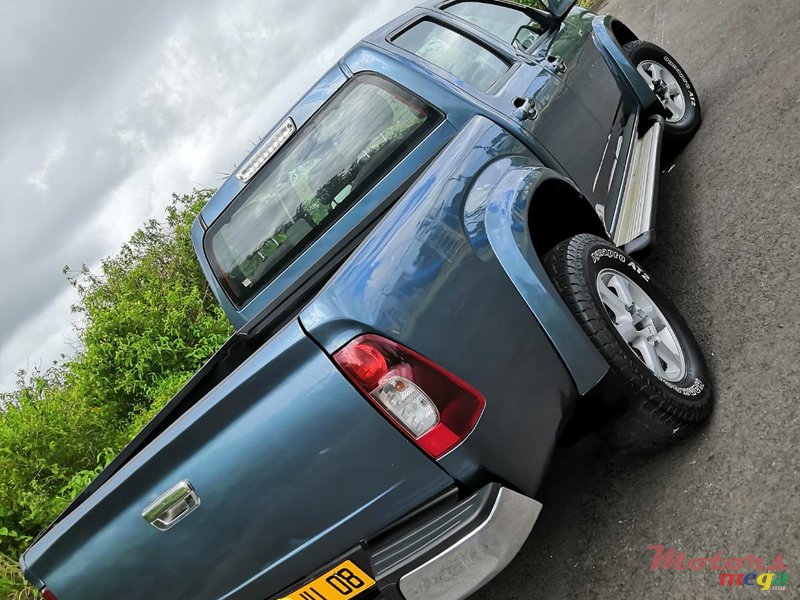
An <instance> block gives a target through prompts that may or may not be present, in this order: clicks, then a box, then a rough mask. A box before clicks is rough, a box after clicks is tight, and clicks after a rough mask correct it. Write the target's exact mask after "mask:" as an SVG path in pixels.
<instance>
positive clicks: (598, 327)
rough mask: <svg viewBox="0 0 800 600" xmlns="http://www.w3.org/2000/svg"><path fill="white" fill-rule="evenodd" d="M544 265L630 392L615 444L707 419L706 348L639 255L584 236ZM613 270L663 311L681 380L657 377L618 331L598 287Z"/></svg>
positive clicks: (674, 433) (668, 434) (652, 439)
mask: <svg viewBox="0 0 800 600" xmlns="http://www.w3.org/2000/svg"><path fill="white" fill-rule="evenodd" d="M544 263H545V268H546V269H547V272H548V274H549V275H550V278H551V279H552V280H553V283H554V284H555V286H556V288H557V289H558V292H559V294H560V295H561V297H562V298H563V299H564V301H565V302H566V304H567V306H568V307H569V309H570V311H571V312H572V314H573V315H574V316H575V318H576V319H577V320H578V322H579V323H580V325H581V327H582V328H583V330H584V331H585V332H586V334H587V335H588V336H589V338H590V339H591V340H592V342H593V343H594V345H595V346H596V347H597V349H598V350H599V351H600V353H601V354H602V355H603V357H605V359H606V360H607V361H608V364H609V365H610V367H611V371H612V373H613V374H614V375H615V376H616V379H617V381H618V383H619V384H620V386H621V387H622V389H624V390H625V394H626V396H627V398H628V401H629V404H628V406H629V409H628V410H627V411H626V413H625V415H623V416H622V417H621V418H620V419H619V423H620V425H621V427H615V428H613V434H612V437H614V438H616V439H615V440H614V443H615V445H617V446H632V445H635V446H639V447H644V448H647V447H652V446H653V445H656V446H660V445H663V444H665V443H668V442H670V441H672V440H674V439H675V438H677V437H680V436H681V435H683V434H684V433H685V432H687V431H689V430H690V429H691V428H692V426H693V425H695V424H697V423H700V422H702V421H704V420H705V419H707V418H708V416H709V415H710V414H711V410H712V406H713V391H712V384H711V377H710V374H709V371H708V367H707V365H706V362H705V359H704V358H703V354H702V351H701V350H700V347H699V346H698V344H697V341H696V340H695V338H694V336H693V335H692V332H691V331H690V329H689V327H688V325H687V324H686V322H685V321H684V320H683V318H682V317H681V316H680V314H679V312H678V309H677V308H675V306H674V305H673V304H672V302H670V301H669V299H668V298H667V297H666V296H665V295H664V293H663V292H662V291H661V290H660V289H658V287H657V286H655V285H654V284H653V283H652V281H651V280H650V276H649V275H648V274H647V273H646V272H645V271H644V270H643V269H642V268H641V267H640V266H639V265H638V264H637V263H636V262H635V261H634V260H633V259H632V258H630V257H629V256H628V255H626V254H625V253H624V252H622V251H621V250H620V249H619V248H617V247H616V246H614V245H613V244H611V243H609V242H607V241H606V240H603V239H601V238H599V237H596V236H593V235H589V234H580V235H577V236H575V237H572V238H570V239H568V240H565V241H563V242H561V243H560V244H558V245H557V246H556V247H555V248H553V249H552V250H550V252H548V254H547V256H546V257H545V261H544ZM606 269H613V270H615V271H617V272H619V273H622V274H623V275H624V276H625V277H627V278H628V279H630V280H631V281H632V282H633V283H635V284H636V285H637V286H639V287H640V288H641V289H642V290H643V291H644V292H645V293H646V294H647V295H648V296H649V297H650V298H651V299H652V301H653V302H654V303H655V305H656V306H657V307H658V310H660V311H661V313H663V315H664V317H665V318H666V321H667V322H668V323H669V325H670V327H671V328H672V331H673V332H674V334H675V337H676V338H677V341H678V343H679V345H680V348H681V350H682V351H683V356H684V359H685V375H684V376H683V377H682V378H681V379H680V380H677V381H674V382H670V381H667V380H665V379H662V378H660V377H659V376H657V375H656V374H655V373H654V372H653V371H652V370H651V369H650V368H649V367H648V366H647V365H646V364H645V363H644V362H643V360H642V359H641V358H640V357H639V355H638V354H637V353H636V352H635V351H634V350H633V349H632V348H631V346H629V345H628V344H627V343H626V342H625V341H624V340H623V338H622V336H621V335H620V334H619V333H618V331H617V329H616V326H615V321H614V320H613V318H612V316H611V315H610V314H609V310H608V309H607V308H606V306H605V304H604V303H603V301H602V300H601V297H600V292H599V291H598V284H597V282H598V276H599V275H600V273H601V272H602V271H604V270H606ZM677 376H678V375H676V377H677Z"/></svg>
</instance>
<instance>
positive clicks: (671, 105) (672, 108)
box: [662, 98, 683, 120]
mask: <svg viewBox="0 0 800 600" xmlns="http://www.w3.org/2000/svg"><path fill="white" fill-rule="evenodd" d="M662 104H663V105H664V108H666V109H667V110H668V111H669V112H670V113H672V117H673V118H674V119H676V120H677V119H680V118H681V117H682V116H683V109H682V108H681V107H680V106H679V105H678V103H677V102H675V100H673V99H672V98H664V100H663V101H662Z"/></svg>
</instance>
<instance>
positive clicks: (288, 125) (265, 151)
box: [236, 117, 297, 183]
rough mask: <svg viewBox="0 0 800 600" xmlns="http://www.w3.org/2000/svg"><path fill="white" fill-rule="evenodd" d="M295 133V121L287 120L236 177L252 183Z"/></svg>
mask: <svg viewBox="0 0 800 600" xmlns="http://www.w3.org/2000/svg"><path fill="white" fill-rule="evenodd" d="M295 131H297V126H296V125H295V124H294V121H292V119H291V117H290V118H288V119H286V120H285V121H284V122H283V123H281V125H280V127H278V128H277V129H276V130H275V132H274V133H273V134H272V135H270V136H269V138H268V139H266V140H264V143H263V144H261V147H260V148H259V149H258V150H257V151H256V153H255V154H253V156H251V157H250V160H248V161H247V162H246V163H244V164H243V165H242V168H241V169H239V172H238V173H237V174H236V177H238V178H239V179H240V180H241V181H243V182H244V183H247V182H248V181H250V180H251V179H252V178H253V176H254V175H255V174H256V173H258V172H259V171H260V170H261V167H263V166H264V165H265V164H267V161H269V159H270V158H272V157H273V156H275V153H276V152H277V151H278V150H280V149H281V147H282V146H283V145H284V144H285V143H286V142H287V141H289V138H290V137H292V136H293V135H294V132H295Z"/></svg>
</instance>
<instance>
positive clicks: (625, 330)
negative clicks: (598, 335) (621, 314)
mask: <svg viewBox="0 0 800 600" xmlns="http://www.w3.org/2000/svg"><path fill="white" fill-rule="evenodd" d="M617 332H619V334H620V335H621V336H622V339H623V340H625V343H626V344H630V345H633V343H634V342H635V341H636V339H637V338H640V337H641V336H642V332H641V331H639V330H638V329H636V327H635V326H634V324H633V319H630V318H628V319H624V320H622V322H619V321H617Z"/></svg>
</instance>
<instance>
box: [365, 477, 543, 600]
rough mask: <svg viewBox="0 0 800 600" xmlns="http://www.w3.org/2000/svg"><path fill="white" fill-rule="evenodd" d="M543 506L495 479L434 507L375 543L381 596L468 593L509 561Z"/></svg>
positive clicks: (428, 597)
mask: <svg viewBox="0 0 800 600" xmlns="http://www.w3.org/2000/svg"><path fill="white" fill-rule="evenodd" d="M541 508H542V505H541V504H540V503H539V502H537V501H536V500H533V499H532V498H528V497H527V496H523V495H522V494H519V493H517V492H514V491H512V490H510V489H508V488H504V487H501V486H500V485H497V484H492V485H488V486H486V487H484V488H483V489H481V490H480V491H479V492H478V493H476V494H474V495H473V496H471V497H469V498H467V499H466V500H464V501H462V502H459V503H457V504H455V505H451V506H450V507H448V508H446V509H439V510H438V511H432V512H434V513H435V514H434V515H433V516H431V515H430V514H428V511H426V513H425V514H424V515H423V516H421V517H419V518H418V519H415V520H414V522H413V524H406V525H405V526H404V527H403V528H402V529H401V530H399V531H397V532H396V533H395V534H394V535H391V536H390V537H389V538H388V539H384V540H382V542H381V543H379V544H378V545H377V547H372V548H370V550H371V554H372V557H371V558H372V564H373V568H374V570H375V571H374V572H375V579H376V580H377V582H378V586H379V587H380V590H381V597H382V598H386V599H387V600H390V599H400V598H402V599H403V600H460V599H461V598H466V597H467V596H469V595H470V594H472V593H473V592H475V591H476V590H478V589H479V588H481V587H482V586H483V585H485V584H486V583H487V582H488V581H489V580H491V579H492V578H493V577H495V576H496V575H497V574H498V573H499V572H500V571H502V570H503V568H505V566H506V565H508V563H509V562H511V560H512V559H513V558H514V556H515V555H516V554H517V552H519V550H520V548H521V547H522V544H523V543H524V542H525V540H526V539H527V537H528V535H529V534H530V532H531V530H532V529H533V525H534V523H535V522H536V519H537V518H538V516H539V512H540V511H541Z"/></svg>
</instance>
